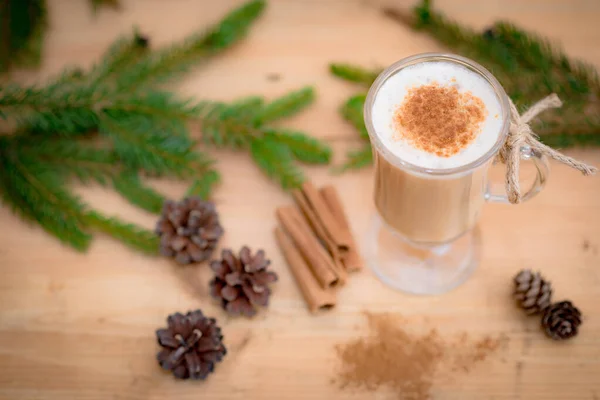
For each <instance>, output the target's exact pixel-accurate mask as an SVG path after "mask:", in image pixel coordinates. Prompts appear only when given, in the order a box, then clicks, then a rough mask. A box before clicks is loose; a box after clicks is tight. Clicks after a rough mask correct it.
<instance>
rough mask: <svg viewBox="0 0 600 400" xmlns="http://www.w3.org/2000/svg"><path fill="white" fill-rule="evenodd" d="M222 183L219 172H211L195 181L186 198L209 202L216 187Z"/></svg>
mask: <svg viewBox="0 0 600 400" xmlns="http://www.w3.org/2000/svg"><path fill="white" fill-rule="evenodd" d="M220 181H221V177H220V175H219V173H218V172H217V171H214V170H209V171H207V172H205V173H204V174H202V175H201V176H200V177H199V178H196V179H195V180H194V183H193V184H192V185H191V186H190V188H189V189H188V192H187V194H186V196H197V197H200V198H201V199H204V200H208V199H210V197H211V194H212V191H213V189H214V187H215V186H216V185H217V184H218V183H219V182H220Z"/></svg>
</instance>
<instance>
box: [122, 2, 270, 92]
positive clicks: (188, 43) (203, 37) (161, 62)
mask: <svg viewBox="0 0 600 400" xmlns="http://www.w3.org/2000/svg"><path fill="white" fill-rule="evenodd" d="M264 8H265V2H264V1H263V0H253V1H250V2H249V3H246V4H245V5H243V6H241V7H240V8H238V9H237V10H234V11H233V12H231V13H229V14H228V15H227V16H226V17H225V18H224V19H223V20H222V21H221V22H220V23H219V24H218V25H217V26H215V27H214V28H212V29H210V30H209V31H208V32H207V33H203V34H196V35H193V36H191V37H189V38H187V39H185V40H184V41H183V42H181V43H178V44H174V45H171V46H169V47H168V48H165V49H163V50H159V51H156V52H153V53H150V54H148V55H147V56H146V57H144V58H143V59H141V60H140V61H139V62H138V63H136V64H135V65H134V66H133V67H132V68H129V69H128V70H127V71H125V72H124V73H123V74H121V75H120V76H119V79H118V80H117V82H118V84H119V86H120V88H121V89H125V88H129V89H136V88H138V87H139V86H141V85H151V84H156V83H161V82H165V81H167V80H171V79H173V78H174V77H176V76H178V75H180V74H181V73H183V72H185V71H187V70H188V69H189V68H190V67H191V66H192V65H194V64H196V63H197V62H198V61H200V60H201V59H203V58H205V57H207V56H211V55H213V54H215V53H217V52H218V51H221V50H223V49H225V48H227V47H229V46H230V45H232V44H233V43H234V42H236V41H238V40H240V39H242V38H243V37H244V36H246V33H247V31H248V29H249V27H250V25H251V24H252V23H253V22H254V21H255V20H256V19H257V18H258V17H259V16H260V15H261V14H262V12H263V9H264Z"/></svg>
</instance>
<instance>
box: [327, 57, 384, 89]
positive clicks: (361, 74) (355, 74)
mask: <svg viewBox="0 0 600 400" xmlns="http://www.w3.org/2000/svg"><path fill="white" fill-rule="evenodd" d="M329 70H330V71H331V73H332V74H333V75H335V76H337V77H338V78H341V79H344V80H346V81H349V82H355V83H360V84H361V85H363V86H366V87H369V86H371V85H372V84H373V82H374V81H375V79H377V76H378V75H379V74H380V73H381V70H369V69H366V68H363V67H360V66H358V65H352V64H344V63H334V64H330V65H329Z"/></svg>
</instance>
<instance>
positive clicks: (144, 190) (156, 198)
mask: <svg viewBox="0 0 600 400" xmlns="http://www.w3.org/2000/svg"><path fill="white" fill-rule="evenodd" d="M113 186H114V188H115V190H116V191H117V192H119V194H121V196H123V197H124V198H126V199H127V200H128V201H129V202H130V203H131V204H133V205H136V206H138V207H140V208H142V209H144V210H146V211H148V212H150V213H153V214H160V212H161V211H162V206H163V204H164V202H165V200H166V199H165V198H164V197H163V195H161V194H160V193H158V192H157V191H155V190H154V189H152V188H150V187H148V186H146V185H144V184H143V183H142V182H141V181H140V177H139V176H138V174H137V173H136V172H133V171H124V172H122V173H120V174H119V175H118V176H116V177H114V178H113Z"/></svg>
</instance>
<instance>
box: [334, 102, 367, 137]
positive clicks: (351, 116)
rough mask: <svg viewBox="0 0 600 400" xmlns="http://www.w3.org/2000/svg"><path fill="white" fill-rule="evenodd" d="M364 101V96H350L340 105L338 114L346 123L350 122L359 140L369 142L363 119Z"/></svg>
mask: <svg viewBox="0 0 600 400" xmlns="http://www.w3.org/2000/svg"><path fill="white" fill-rule="evenodd" d="M366 100H367V95H366V94H357V95H355V96H352V97H350V98H349V99H348V100H347V101H346V102H345V103H344V104H343V105H342V107H341V109H340V113H341V114H342V116H343V117H344V119H345V120H346V121H348V122H350V123H351V124H352V126H354V128H356V130H357V131H358V133H359V135H360V137H361V139H365V140H369V132H367V127H366V126H365V119H364V117H363V109H364V108H365V101H366Z"/></svg>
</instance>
